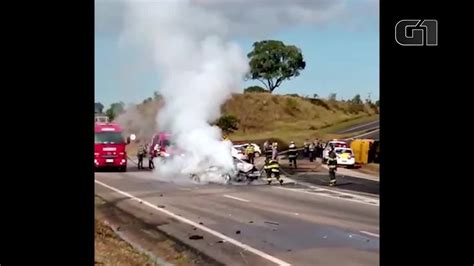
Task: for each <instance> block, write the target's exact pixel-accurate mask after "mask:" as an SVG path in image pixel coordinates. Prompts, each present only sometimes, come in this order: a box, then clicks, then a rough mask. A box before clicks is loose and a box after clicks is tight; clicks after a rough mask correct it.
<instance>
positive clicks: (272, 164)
mask: <svg viewBox="0 0 474 266" xmlns="http://www.w3.org/2000/svg"><path fill="white" fill-rule="evenodd" d="M263 169H265V173H266V175H267V183H268V185H270V184H271V183H272V175H274V176H275V178H276V179H277V180H278V181H279V182H280V185H283V179H281V178H280V164H279V163H278V161H277V160H272V159H266V160H265V165H264V166H263Z"/></svg>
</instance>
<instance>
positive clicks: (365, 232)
mask: <svg viewBox="0 0 474 266" xmlns="http://www.w3.org/2000/svg"><path fill="white" fill-rule="evenodd" d="M360 232H361V233H362V234H366V235H369V236H375V237H380V236H379V235H378V234H375V233H371V232H367V231H360Z"/></svg>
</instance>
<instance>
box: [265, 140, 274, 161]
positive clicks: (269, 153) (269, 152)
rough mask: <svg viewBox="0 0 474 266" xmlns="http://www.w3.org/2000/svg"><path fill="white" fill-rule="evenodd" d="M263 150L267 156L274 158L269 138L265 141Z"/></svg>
mask: <svg viewBox="0 0 474 266" xmlns="http://www.w3.org/2000/svg"><path fill="white" fill-rule="evenodd" d="M263 152H264V153H265V158H267V159H270V158H272V147H271V146H270V142H269V141H268V140H267V141H265V143H263Z"/></svg>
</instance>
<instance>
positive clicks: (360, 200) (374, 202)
mask: <svg viewBox="0 0 474 266" xmlns="http://www.w3.org/2000/svg"><path fill="white" fill-rule="evenodd" d="M274 188H277V189H283V190H287V191H293V192H300V193H306V194H310V195H313V196H323V197H328V198H333V199H340V200H346V201H352V202H357V203H362V204H367V205H371V206H376V207H378V206H379V200H377V199H371V198H365V197H359V196H355V195H351V194H347V193H342V192H341V193H339V192H335V191H334V190H328V189H320V191H322V190H326V191H330V192H333V193H336V194H339V195H341V196H343V195H346V196H351V197H353V198H352V199H348V198H341V197H338V196H333V195H328V194H321V193H313V192H309V191H305V190H300V189H292V188H285V187H274Z"/></svg>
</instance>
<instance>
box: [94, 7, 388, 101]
mask: <svg viewBox="0 0 474 266" xmlns="http://www.w3.org/2000/svg"><path fill="white" fill-rule="evenodd" d="M166 1H170V0H155V1H151V0H150V1H148V2H146V1H144V2H146V3H147V4H149V3H150V2H152V3H154V4H155V5H152V6H151V8H159V6H160V4H162V3H163V2H166ZM194 2H199V4H200V5H204V6H206V8H210V9H213V10H214V9H215V10H216V12H219V13H221V14H223V15H224V16H225V17H229V21H230V22H229V25H231V26H230V27H231V28H232V29H234V30H235V32H236V34H235V36H230V38H231V39H232V40H233V41H235V42H236V43H238V44H239V45H240V46H241V47H242V49H243V50H244V51H245V52H246V53H247V52H249V51H250V50H251V46H252V43H253V42H255V41H258V40H262V39H278V40H281V41H283V42H284V43H286V44H293V45H296V46H298V47H299V48H301V50H302V52H303V56H304V59H305V61H306V69H305V70H303V71H302V72H301V75H300V76H299V77H296V78H294V79H292V80H289V81H285V82H283V83H282V85H281V87H280V88H277V89H276V90H275V93H280V94H286V93H298V94H300V95H311V96H312V95H313V94H315V93H317V94H318V95H319V96H321V97H327V96H328V95H329V94H330V93H337V95H338V98H340V97H343V98H344V99H348V98H352V97H353V96H354V95H355V94H361V96H362V98H363V99H365V98H366V97H367V96H368V94H369V93H370V94H371V98H372V99H378V97H379V25H378V23H379V13H378V1H373V0H351V1H349V0H348V1H343V0H341V1H337V0H331V1H329V0H320V1H318V0H302V1H301V0H274V1H267V0H260V1H258V0H256V1H254V2H257V4H253V5H250V4H249V3H250V2H249V0H221V1H216V0H200V1H197V0H194ZM203 3H204V4H203ZM123 13H124V7H123V5H122V4H121V3H120V2H119V1H114V0H96V16H95V20H96V32H95V98H96V101H99V102H102V103H103V104H104V105H105V106H106V107H108V106H109V105H110V104H111V103H112V102H117V101H123V102H125V103H138V102H141V101H142V100H143V99H145V98H147V97H150V96H152V95H153V92H154V91H159V86H160V77H159V73H157V70H156V68H155V66H154V63H153V60H152V55H150V54H147V53H148V52H146V49H137V48H136V47H133V46H129V45H127V44H125V43H124V42H123V41H121V31H122V29H123V26H124V23H125V22H124V19H123V16H124V15H123ZM183 19H185V17H183ZM203 23H204V22H203ZM159 26H160V25H157V27H159ZM250 85H261V83H260V82H258V81H248V82H245V83H243V86H242V89H244V88H245V87H247V86H250ZM190 87H192V84H190Z"/></svg>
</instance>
